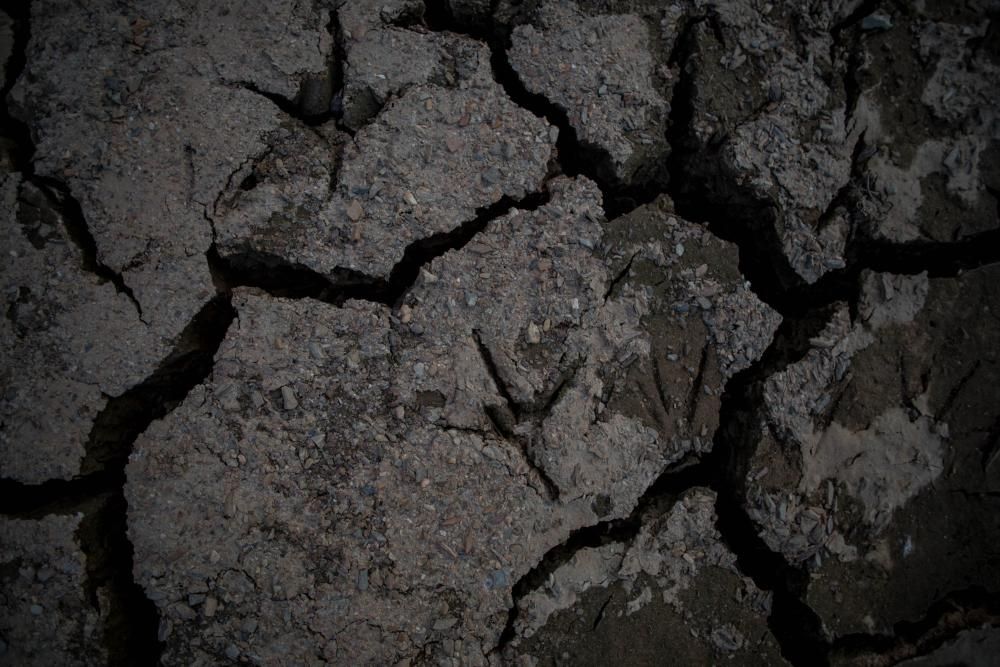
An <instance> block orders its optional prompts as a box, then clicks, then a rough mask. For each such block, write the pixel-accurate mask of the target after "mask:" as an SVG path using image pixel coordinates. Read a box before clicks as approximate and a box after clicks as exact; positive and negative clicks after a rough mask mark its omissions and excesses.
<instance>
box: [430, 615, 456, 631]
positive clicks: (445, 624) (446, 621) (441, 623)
mask: <svg viewBox="0 0 1000 667" xmlns="http://www.w3.org/2000/svg"><path fill="white" fill-rule="evenodd" d="M456 623H458V619H457V618H455V617H454V616H448V617H447V618H439V619H438V620H436V621H434V629H435V630H437V631H439V632H440V631H441V630H447V629H448V628H451V627H453V626H454V625H455V624H456Z"/></svg>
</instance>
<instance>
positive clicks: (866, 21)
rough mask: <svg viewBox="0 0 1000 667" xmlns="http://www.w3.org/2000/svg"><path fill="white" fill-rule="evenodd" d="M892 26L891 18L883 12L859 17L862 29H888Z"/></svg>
mask: <svg viewBox="0 0 1000 667" xmlns="http://www.w3.org/2000/svg"><path fill="white" fill-rule="evenodd" d="M891 27H892V19H891V18H889V17H888V16H886V15H885V14H869V15H868V16H866V17H864V18H863V19H861V29H862V30H888V29H889V28H891Z"/></svg>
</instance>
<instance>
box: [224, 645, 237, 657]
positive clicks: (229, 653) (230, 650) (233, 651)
mask: <svg viewBox="0 0 1000 667" xmlns="http://www.w3.org/2000/svg"><path fill="white" fill-rule="evenodd" d="M226 657H227V658H229V659H230V660H235V659H236V658H238V657H240V650H239V649H238V648H236V646H235V645H233V644H230V645H229V646H227V647H226Z"/></svg>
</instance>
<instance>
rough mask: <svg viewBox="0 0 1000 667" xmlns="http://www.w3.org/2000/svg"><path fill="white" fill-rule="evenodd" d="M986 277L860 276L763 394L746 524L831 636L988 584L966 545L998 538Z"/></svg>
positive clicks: (986, 270) (882, 625)
mask: <svg viewBox="0 0 1000 667" xmlns="http://www.w3.org/2000/svg"><path fill="white" fill-rule="evenodd" d="M995 279H996V268H995V266H991V267H983V268H980V269H976V270H973V271H969V272H966V273H964V274H962V275H960V276H958V277H954V278H934V279H928V278H927V277H926V275H925V274H919V275H915V276H898V275H892V274H877V273H869V274H867V275H865V276H864V277H863V285H862V291H861V301H860V303H859V306H858V310H857V313H856V314H855V316H854V317H853V318H852V316H851V314H850V312H849V311H848V309H846V308H843V307H842V308H839V309H838V310H836V312H835V313H834V315H833V317H832V319H831V320H830V322H829V324H828V325H827V327H826V328H825V329H824V330H823V332H822V333H821V334H820V335H819V336H817V337H815V338H814V339H813V340H812V341H811V342H812V344H813V346H814V347H813V349H812V350H811V351H810V352H809V353H808V354H807V355H806V356H805V357H804V358H803V359H802V361H800V362H798V363H796V364H794V365H792V366H790V367H789V368H788V369H787V370H785V371H784V372H783V373H782V374H780V375H777V376H774V377H773V378H772V379H771V380H770V381H769V382H768V386H767V388H766V389H765V402H766V405H767V408H766V417H765V419H766V422H767V426H766V428H765V431H764V433H765V436H764V442H763V443H762V446H761V448H760V449H758V452H757V457H756V459H755V460H754V462H753V463H752V464H751V472H750V477H749V479H748V489H749V497H748V503H749V506H750V514H751V516H752V517H753V518H754V519H755V520H756V521H757V522H758V523H759V524H760V525H761V527H762V536H763V537H764V539H765V541H767V542H768V544H770V545H771V546H772V548H774V549H776V550H778V551H781V552H782V553H783V554H785V556H786V557H787V558H788V559H789V560H791V561H796V562H801V561H808V562H809V563H810V565H811V569H812V571H813V575H812V576H813V579H814V581H813V585H812V586H811V588H810V592H809V600H810V604H811V605H812V607H813V608H814V609H816V610H817V612H818V613H819V614H820V615H821V616H822V617H823V619H824V622H825V624H826V627H827V628H828V629H829V630H830V631H831V632H833V633H835V634H848V633H864V632H877V633H891V627H892V624H893V623H894V622H895V621H896V620H898V619H905V618H912V617H914V616H916V615H919V614H920V613H921V612H922V610H923V609H925V608H927V607H929V606H930V605H931V603H932V602H933V601H934V600H935V599H936V597H937V596H938V595H939V594H940V591H947V590H959V589H963V588H966V587H968V586H972V585H975V584H976V582H981V581H983V579H981V577H982V576H985V577H986V578H987V579H989V578H992V576H993V575H991V574H987V573H988V572H991V571H992V568H993V567H994V565H993V562H992V561H993V559H992V557H991V556H990V554H989V549H988V547H985V545H981V543H978V541H977V539H976V537H975V535H976V534H977V533H978V532H979V531H987V532H989V533H992V532H993V531H995V530H996V529H997V527H998V526H997V523H996V520H995V517H994V516H993V512H992V510H991V507H990V505H991V503H992V502H993V501H992V496H991V495H990V493H991V489H992V488H993V487H992V485H991V481H990V480H991V479H994V478H995V471H994V470H993V468H994V467H995V466H996V465H997V461H996V458H997V452H996V447H995V442H994V440H995V437H994V436H993V435H990V434H991V433H993V432H994V429H995V424H996V420H997V417H998V415H997V411H996V407H995V405H994V403H995V401H993V400H992V391H993V390H992V387H993V386H994V385H995V382H996V378H995V374H996V360H995V354H994V352H993V348H994V346H993V345H992V344H991V343H988V342H987V340H988V339H989V337H990V336H991V335H992V324H991V321H992V319H993V318H994V317H995V311H996V309H997V303H996V294H995V291H994V290H993V289H992V288H991V287H990V286H991V285H992V284H993V282H994V281H995ZM959 294H961V295H962V297H961V298H958V295H959ZM984 436H985V437H984ZM792 486H794V487H795V488H794V491H793V490H792ZM932 564H933V565H932ZM848 581H850V582H851V583H850V585H847V584H846V582H848Z"/></svg>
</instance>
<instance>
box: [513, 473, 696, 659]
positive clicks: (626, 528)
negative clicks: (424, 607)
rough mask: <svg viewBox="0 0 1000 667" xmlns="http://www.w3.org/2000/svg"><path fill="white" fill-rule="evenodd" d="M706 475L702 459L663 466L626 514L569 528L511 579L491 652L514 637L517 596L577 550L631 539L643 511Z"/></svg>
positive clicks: (664, 504) (650, 511)
mask: <svg viewBox="0 0 1000 667" xmlns="http://www.w3.org/2000/svg"><path fill="white" fill-rule="evenodd" d="M710 478H711V471H710V470H709V469H708V467H707V466H706V465H705V464H704V463H703V462H701V461H697V460H687V459H685V460H683V461H681V462H679V463H676V464H673V465H670V466H667V468H666V469H665V470H663V471H662V472H661V473H660V475H659V476H658V477H657V478H656V480H655V481H653V483H652V484H650V486H649V487H648V488H647V489H646V491H645V493H643V495H642V497H640V498H639V500H638V502H637V503H636V506H635V508H634V509H633V510H632V511H631V512H630V513H629V515H628V516H627V517H625V518H621V519H610V520H607V521H601V522H598V523H596V524H592V525H589V526H584V527H582V528H577V529H575V530H573V531H571V532H570V534H569V536H568V537H567V538H566V539H565V540H563V541H562V542H560V543H559V544H557V545H556V546H554V547H552V548H551V549H549V550H548V551H547V552H546V553H545V555H544V556H542V558H541V559H540V560H539V561H538V563H536V564H535V566H534V567H532V568H531V569H530V570H529V571H528V572H527V573H525V574H524V575H523V576H522V577H521V578H520V579H518V580H517V582H515V584H514V586H513V589H512V591H511V597H512V599H513V604H512V605H511V607H510V609H509V611H508V614H507V622H506V624H505V625H504V629H503V632H501V634H500V640H499V641H498V643H497V646H496V647H495V648H494V649H493V653H502V652H503V650H504V648H505V647H506V646H507V645H508V644H510V642H511V641H513V640H514V639H515V633H516V630H515V625H516V623H517V619H518V617H519V615H520V602H521V600H523V599H524V598H525V597H526V596H527V595H529V594H530V593H532V592H533V591H536V590H538V589H539V588H541V587H542V586H544V585H545V583H546V581H548V579H549V577H550V576H551V575H553V574H554V573H555V572H556V571H557V570H558V569H559V568H560V567H562V566H563V565H565V564H566V563H568V562H569V561H570V560H571V559H572V558H573V556H575V555H576V554H577V553H578V552H579V551H581V550H582V549H596V548H598V547H601V546H604V545H606V544H613V543H621V544H627V543H629V542H631V541H632V540H634V539H635V537H636V536H637V535H638V534H639V531H640V530H642V526H643V525H644V524H645V522H646V520H647V519H646V516H647V515H653V516H659V515H662V514H663V513H664V512H666V511H668V510H669V509H670V507H672V506H673V504H674V503H675V502H676V501H677V499H678V498H679V497H680V495H681V494H682V493H684V492H685V491H687V490H689V489H691V488H693V487H696V486H704V485H707V483H708V481H709V480H710Z"/></svg>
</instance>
